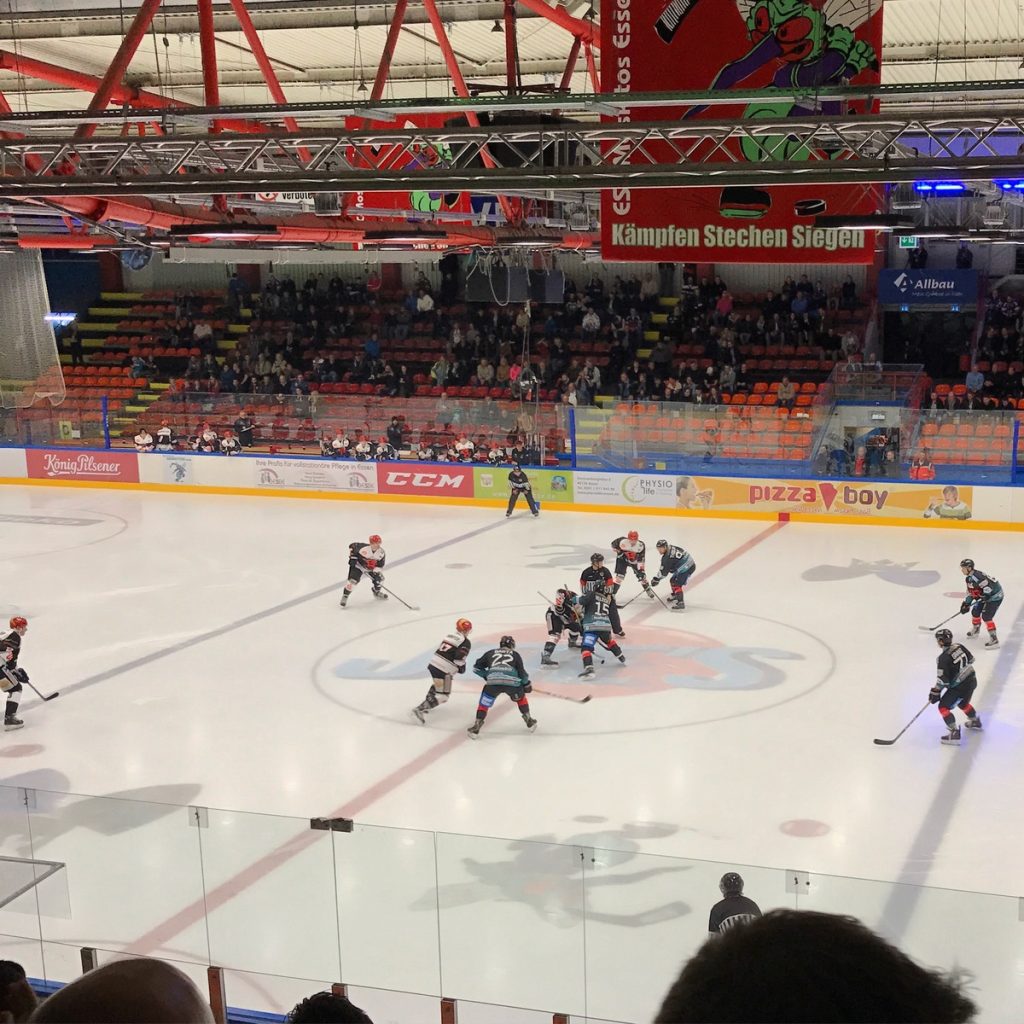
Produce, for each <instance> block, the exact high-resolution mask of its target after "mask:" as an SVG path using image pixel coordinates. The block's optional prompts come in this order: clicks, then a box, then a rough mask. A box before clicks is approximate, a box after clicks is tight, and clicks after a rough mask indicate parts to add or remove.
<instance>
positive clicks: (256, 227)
mask: <svg viewBox="0 0 1024 1024" xmlns="http://www.w3.org/2000/svg"><path fill="white" fill-rule="evenodd" d="M167 233H168V234H169V235H170V236H171V237H172V238H181V237H183V236H184V237H185V238H238V237H239V236H241V235H246V236H249V237H252V236H253V235H276V234H277V233H278V232H277V225H276V224H231V223H228V224H175V225H174V226H173V227H170V228H168V229H167Z"/></svg>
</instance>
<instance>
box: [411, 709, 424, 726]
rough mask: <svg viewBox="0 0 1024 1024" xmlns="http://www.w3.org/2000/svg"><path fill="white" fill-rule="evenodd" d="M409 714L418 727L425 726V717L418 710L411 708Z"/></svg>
mask: <svg viewBox="0 0 1024 1024" xmlns="http://www.w3.org/2000/svg"><path fill="white" fill-rule="evenodd" d="M409 714H410V715H412V717H413V718H415V719H416V721H417V722H419V723H420V725H426V724H427V716H426V714H425V713H424V712H423V711H421V710H420V709H419V708H413V709H412V710H411V711H410V712H409Z"/></svg>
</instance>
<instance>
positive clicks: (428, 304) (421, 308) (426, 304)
mask: <svg viewBox="0 0 1024 1024" xmlns="http://www.w3.org/2000/svg"><path fill="white" fill-rule="evenodd" d="M416 319H417V320H419V321H421V322H426V323H429V322H432V321H433V319H434V298H433V296H432V295H431V294H430V292H428V291H427V289H426V288H421V289H420V293H419V296H418V297H417V299H416Z"/></svg>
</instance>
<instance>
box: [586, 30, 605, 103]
mask: <svg viewBox="0 0 1024 1024" xmlns="http://www.w3.org/2000/svg"><path fill="white" fill-rule="evenodd" d="M583 55H584V56H585V57H586V59H587V72H588V74H589V75H590V88H591V89H593V90H594V92H600V91H601V79H600V78H598V77H597V65H596V64H595V63H594V48H593V47H592V46H591V45H590V43H588V42H587V41H586V39H584V40H583Z"/></svg>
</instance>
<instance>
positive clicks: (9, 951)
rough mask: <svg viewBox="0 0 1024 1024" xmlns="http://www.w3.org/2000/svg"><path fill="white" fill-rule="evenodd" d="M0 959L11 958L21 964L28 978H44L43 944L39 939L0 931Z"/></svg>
mask: <svg viewBox="0 0 1024 1024" xmlns="http://www.w3.org/2000/svg"><path fill="white" fill-rule="evenodd" d="M0 960H13V961H14V962H15V963H16V964H21V966H22V967H23V968H24V969H25V973H26V974H27V975H28V976H29V977H30V978H45V977H46V966H45V964H44V962H43V944H42V943H41V942H40V941H39V939H31V938H25V937H24V936H21V935H6V934H4V933H3V932H0Z"/></svg>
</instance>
